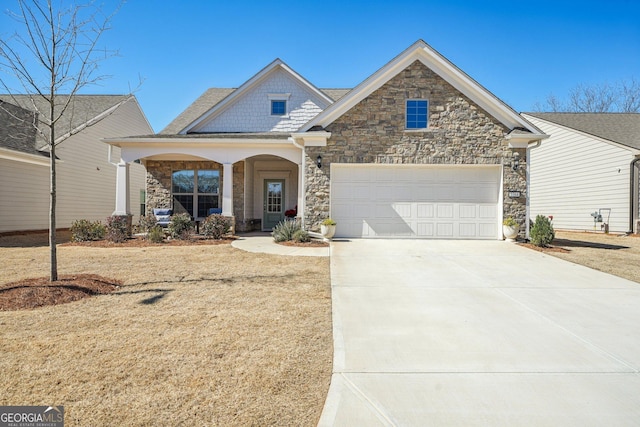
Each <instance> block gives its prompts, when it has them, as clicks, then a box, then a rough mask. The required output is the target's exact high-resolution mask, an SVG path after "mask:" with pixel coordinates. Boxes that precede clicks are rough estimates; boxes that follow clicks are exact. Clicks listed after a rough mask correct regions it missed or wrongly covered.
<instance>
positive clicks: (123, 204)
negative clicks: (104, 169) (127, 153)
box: [112, 160, 131, 216]
mask: <svg viewBox="0 0 640 427" xmlns="http://www.w3.org/2000/svg"><path fill="white" fill-rule="evenodd" d="M130 214H131V209H130V207H129V164H128V163H126V162H125V161H124V160H120V163H118V164H117V165H116V210H115V211H113V214H112V215H115V216H126V215H130Z"/></svg>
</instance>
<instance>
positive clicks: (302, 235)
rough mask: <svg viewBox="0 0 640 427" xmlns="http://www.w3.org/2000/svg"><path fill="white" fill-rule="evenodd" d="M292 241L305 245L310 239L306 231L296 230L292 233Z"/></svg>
mask: <svg viewBox="0 0 640 427" xmlns="http://www.w3.org/2000/svg"><path fill="white" fill-rule="evenodd" d="M292 240H293V241H294V242H296V243H306V242H310V241H311V237H309V233H308V232H307V231H306V230H297V231H296V232H295V233H293V236H292Z"/></svg>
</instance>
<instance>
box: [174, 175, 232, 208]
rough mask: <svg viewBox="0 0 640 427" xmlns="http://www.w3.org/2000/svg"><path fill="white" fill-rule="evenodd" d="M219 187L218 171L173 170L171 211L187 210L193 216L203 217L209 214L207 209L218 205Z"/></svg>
mask: <svg viewBox="0 0 640 427" xmlns="http://www.w3.org/2000/svg"><path fill="white" fill-rule="evenodd" d="M219 189H220V171H217V170H207V169H195V170H180V171H174V172H173V174H172V175H171V193H172V195H173V212H174V213H180V212H187V213H188V214H189V215H191V216H192V217H194V218H205V217H207V216H209V209H211V208H217V207H219V206H218V205H219ZM194 214H195V215H194Z"/></svg>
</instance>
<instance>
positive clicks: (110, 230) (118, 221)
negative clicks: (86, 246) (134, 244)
mask: <svg viewBox="0 0 640 427" xmlns="http://www.w3.org/2000/svg"><path fill="white" fill-rule="evenodd" d="M127 237H129V230H128V229H127V217H126V216H110V217H108V218H107V234H106V238H107V240H108V241H110V242H113V243H122V242H124V241H125V240H127Z"/></svg>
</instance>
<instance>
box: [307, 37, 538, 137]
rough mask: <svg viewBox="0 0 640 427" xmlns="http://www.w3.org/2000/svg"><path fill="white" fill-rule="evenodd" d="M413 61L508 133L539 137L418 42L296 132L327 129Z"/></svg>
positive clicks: (465, 77) (532, 128) (502, 105)
mask: <svg viewBox="0 0 640 427" xmlns="http://www.w3.org/2000/svg"><path fill="white" fill-rule="evenodd" d="M415 61H420V62H422V63H423V64H424V65H425V66H426V67H428V68H430V69H431V70H432V71H433V72H435V73H436V74H438V75H439V76H440V77H442V78H443V79H444V80H445V81H447V82H448V83H449V84H451V85H452V86H453V87H454V88H456V89H457V90H458V91H460V92H461V93H463V94H464V95H466V96H467V97H468V98H469V99H471V100H472V101H473V102H475V103H476V104H477V105H479V106H480V107H481V108H483V109H484V110H485V111H487V112H488V113H489V114H491V115H492V116H493V117H495V118H496V119H497V120H499V121H500V122H501V123H502V124H504V125H505V126H506V127H508V128H509V129H514V128H522V129H525V130H526V131H528V132H530V133H532V134H542V133H543V132H542V131H540V129H538V128H536V127H535V126H534V125H533V124H532V123H530V122H529V121H527V120H526V119H525V118H523V117H522V116H520V115H519V114H518V113H517V112H516V111H515V110H513V109H512V108H511V107H509V106H508V105H507V104H505V103H504V102H503V101H501V100H500V99H498V98H497V97H496V96H495V95H493V94H492V93H491V92H489V91H488V90H487V89H485V88H484V87H483V86H482V85H480V84H479V83H478V82H476V81H475V80H473V79H472V78H471V77H469V76H468V75H467V74H466V73H464V72H463V71H462V70H461V69H459V68H458V67H456V66H455V65H454V64H453V63H451V62H450V61H449V60H448V59H446V58H445V57H444V56H442V55H441V54H440V53H438V52H437V51H436V50H435V49H433V48H432V47H431V46H429V45H428V44H427V43H425V42H424V41H423V40H418V41H417V42H415V43H414V44H412V45H411V46H409V48H407V49H406V50H405V51H403V52H402V53H401V54H400V55H398V56H396V57H395V58H394V59H392V60H391V61H390V62H389V63H387V64H386V65H385V66H383V67H382V68H380V69H379V70H378V71H376V72H375V73H373V74H372V75H371V76H369V77H368V78H367V79H366V80H364V81H363V82H362V83H360V84H359V85H358V86H356V87H355V88H354V89H353V90H352V91H351V92H349V93H348V94H347V95H345V96H343V97H342V98H340V100H338V101H337V102H336V103H334V104H333V105H330V106H329V107H328V108H327V109H325V110H324V111H323V112H322V113H320V114H318V115H317V116H316V117H315V118H314V119H312V120H311V121H309V122H308V123H307V124H306V125H304V126H303V127H302V128H301V129H300V131H301V132H304V131H308V130H309V129H312V128H314V127H316V126H321V127H326V126H328V125H329V124H331V123H332V122H333V121H335V120H336V119H338V118H339V117H340V116H342V115H343V114H344V113H346V112H347V111H348V110H350V109H351V108H352V107H353V106H355V105H356V104H358V103H359V102H360V101H362V100H363V99H364V98H366V97H367V96H369V95H370V94H371V93H373V92H374V91H375V90H377V89H378V88H380V87H381V86H382V85H384V84H385V83H387V82H388V81H389V80H391V79H392V78H393V77H395V76H396V75H397V74H398V73H400V72H401V71H402V70H404V69H405V68H407V67H408V66H409V65H411V64H412V63H414V62H415Z"/></svg>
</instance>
